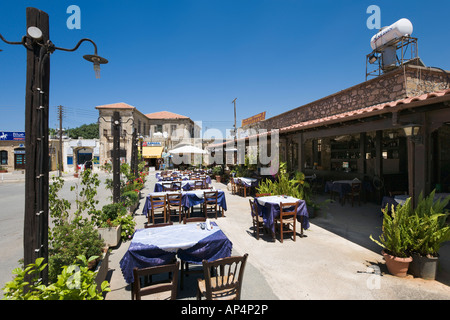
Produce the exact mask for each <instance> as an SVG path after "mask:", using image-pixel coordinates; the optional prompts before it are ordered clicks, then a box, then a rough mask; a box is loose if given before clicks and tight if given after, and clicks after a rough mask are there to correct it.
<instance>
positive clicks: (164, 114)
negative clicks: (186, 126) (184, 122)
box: [145, 111, 189, 119]
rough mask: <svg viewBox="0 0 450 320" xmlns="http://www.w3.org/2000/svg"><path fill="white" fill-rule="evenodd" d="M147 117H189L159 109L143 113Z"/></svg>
mask: <svg viewBox="0 0 450 320" xmlns="http://www.w3.org/2000/svg"><path fill="white" fill-rule="evenodd" d="M145 116H146V117H147V118H149V119H189V117H186V116H182V115H180V114H176V113H173V112H169V111H159V112H154V113H148V114H146V115H145Z"/></svg>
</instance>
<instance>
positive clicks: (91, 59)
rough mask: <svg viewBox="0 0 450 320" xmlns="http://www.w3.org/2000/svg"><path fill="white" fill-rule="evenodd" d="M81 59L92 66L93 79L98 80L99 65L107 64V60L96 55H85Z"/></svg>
mask: <svg viewBox="0 0 450 320" xmlns="http://www.w3.org/2000/svg"><path fill="white" fill-rule="evenodd" d="M83 58H84V59H86V60H87V61H89V62H92V63H93V64H94V71H95V77H96V78H97V79H100V65H101V64H106V63H108V60H107V59H105V58H102V57H100V56H99V55H97V54H87V55H84V56H83Z"/></svg>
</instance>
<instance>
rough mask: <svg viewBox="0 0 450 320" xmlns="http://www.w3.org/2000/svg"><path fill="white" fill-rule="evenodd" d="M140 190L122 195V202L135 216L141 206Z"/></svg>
mask: <svg viewBox="0 0 450 320" xmlns="http://www.w3.org/2000/svg"><path fill="white" fill-rule="evenodd" d="M139 192H140V191H139V190H131V191H126V192H124V193H122V195H121V201H122V203H123V204H124V205H125V207H127V208H128V211H129V212H130V213H131V214H133V213H134V210H136V208H137V206H138V204H139Z"/></svg>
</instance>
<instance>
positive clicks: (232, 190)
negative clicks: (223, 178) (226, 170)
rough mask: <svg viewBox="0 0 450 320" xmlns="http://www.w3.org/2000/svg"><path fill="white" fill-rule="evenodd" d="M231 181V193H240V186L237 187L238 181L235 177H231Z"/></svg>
mask: <svg viewBox="0 0 450 320" xmlns="http://www.w3.org/2000/svg"><path fill="white" fill-rule="evenodd" d="M230 183H231V194H236V193H238V187H237V185H236V182H235V181H234V178H233V177H231V179H230Z"/></svg>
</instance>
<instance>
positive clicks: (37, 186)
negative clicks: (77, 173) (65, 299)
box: [0, 8, 108, 284]
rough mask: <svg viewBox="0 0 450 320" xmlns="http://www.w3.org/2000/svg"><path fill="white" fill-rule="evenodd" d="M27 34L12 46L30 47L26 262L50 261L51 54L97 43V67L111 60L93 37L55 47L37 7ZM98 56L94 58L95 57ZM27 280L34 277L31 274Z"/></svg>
mask: <svg viewBox="0 0 450 320" xmlns="http://www.w3.org/2000/svg"><path fill="white" fill-rule="evenodd" d="M26 21H27V23H26V25H27V34H26V35H25V36H23V37H22V40H21V41H18V42H11V41H7V40H5V38H4V37H3V36H2V35H1V34H0V39H2V40H3V41H4V42H5V43H7V44H11V45H22V46H24V47H25V48H26V49H27V80H26V89H25V90H26V93H25V132H26V135H25V150H26V167H25V169H26V173H25V215H24V235H23V244H24V257H23V258H24V265H25V266H26V265H28V264H30V263H34V261H35V260H36V259H37V258H40V257H42V258H44V260H45V262H47V261H48V187H49V168H48V162H49V161H48V106H49V97H50V95H49V89H50V55H51V54H52V53H53V52H54V51H55V50H63V51H75V50H77V49H78V47H79V46H80V45H81V43H83V42H85V41H88V42H91V43H92V44H93V45H94V48H95V53H94V55H92V57H91V56H85V59H86V60H89V61H91V62H93V63H94V69H95V70H96V73H97V70H98V68H99V65H100V64H104V63H108V60H106V59H104V58H101V57H99V56H98V55H97V46H96V45H95V43H94V42H93V41H92V40H90V39H82V40H80V41H79V42H78V44H77V45H76V46H75V48H73V49H65V48H60V47H56V46H55V45H54V44H53V43H52V42H51V41H50V35H49V17H48V14H47V13H45V12H43V11H41V10H38V9H36V8H27V9H26ZM94 58H95V59H94ZM40 278H41V281H42V283H43V284H47V283H48V268H44V270H43V271H42V272H41V274H40ZM26 280H28V281H29V280H31V277H30V276H28V278H27V279H26Z"/></svg>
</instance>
